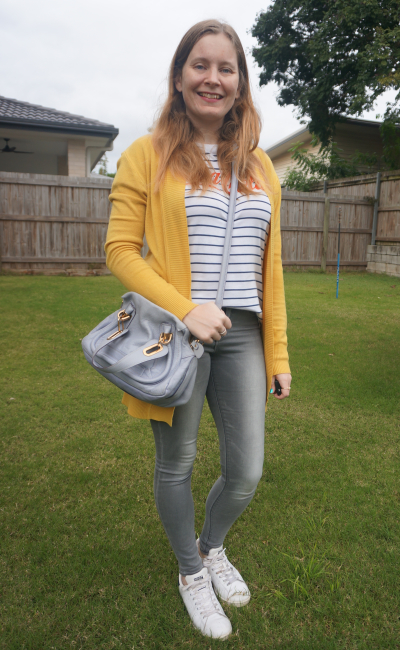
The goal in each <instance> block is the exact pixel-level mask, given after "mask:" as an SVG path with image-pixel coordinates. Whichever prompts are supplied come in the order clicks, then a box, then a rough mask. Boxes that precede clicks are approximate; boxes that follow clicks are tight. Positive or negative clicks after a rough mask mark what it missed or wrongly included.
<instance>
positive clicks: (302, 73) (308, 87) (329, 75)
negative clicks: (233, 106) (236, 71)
mask: <svg viewBox="0 0 400 650" xmlns="http://www.w3.org/2000/svg"><path fill="white" fill-rule="evenodd" d="M252 35H253V36H254V37H256V38H257V41H258V47H255V48H254V49H253V56H254V58H255V60H256V62H257V63H258V65H259V66H260V68H262V72H261V75H260V84H261V85H264V84H267V83H268V82H270V81H274V82H276V83H277V84H278V85H279V86H281V90H280V92H279V95H278V103H279V104H280V105H281V106H286V105H290V104H293V105H294V106H295V107H296V108H297V109H298V112H299V115H300V116H302V117H309V118H311V122H310V131H311V132H312V133H314V134H316V135H317V136H318V137H319V139H320V141H321V142H322V144H323V145H324V146H326V145H327V144H328V143H329V141H330V140H331V138H332V136H333V135H334V132H335V124H336V123H337V122H338V121H340V119H343V116H350V115H360V114H361V112H362V111H364V110H366V109H370V108H372V106H373V104H374V101H375V99H376V98H377V97H378V96H379V95H381V94H382V93H383V92H384V91H385V90H387V89H388V88H393V89H396V90H400V26H399V2H398V0H363V1H362V2H357V1H356V2H355V1H354V0H324V1H323V2H321V0H274V2H273V3H272V4H271V6H270V7H269V8H268V9H267V10H266V11H263V12H261V13H260V14H259V16H258V17H257V20H256V23H255V25H254V26H253V29H252ZM397 100H400V92H399V94H398V95H397Z"/></svg>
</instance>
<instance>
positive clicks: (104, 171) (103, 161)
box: [98, 153, 115, 178]
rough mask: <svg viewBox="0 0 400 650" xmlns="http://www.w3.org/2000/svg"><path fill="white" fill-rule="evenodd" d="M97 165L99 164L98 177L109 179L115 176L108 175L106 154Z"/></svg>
mask: <svg viewBox="0 0 400 650" xmlns="http://www.w3.org/2000/svg"><path fill="white" fill-rule="evenodd" d="M98 164H99V168H98V174H100V176H109V177H110V178H114V176H115V174H110V173H109V172H108V171H107V168H108V158H107V154H106V153H105V154H104V155H103V156H102V157H101V158H100V160H99V163H98Z"/></svg>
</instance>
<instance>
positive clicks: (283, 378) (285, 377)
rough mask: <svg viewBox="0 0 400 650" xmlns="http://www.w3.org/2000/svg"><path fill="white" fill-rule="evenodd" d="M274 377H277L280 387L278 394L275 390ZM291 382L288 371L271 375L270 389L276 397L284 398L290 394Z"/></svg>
mask: <svg viewBox="0 0 400 650" xmlns="http://www.w3.org/2000/svg"><path fill="white" fill-rule="evenodd" d="M275 379H277V380H278V381H279V383H280V385H281V388H282V394H281V395H278V394H277V392H276V390H275ZM291 383H292V375H290V374H289V373H282V374H280V375H273V377H272V381H271V390H272V392H273V393H274V395H275V397H276V399H285V397H289V395H290V384H291Z"/></svg>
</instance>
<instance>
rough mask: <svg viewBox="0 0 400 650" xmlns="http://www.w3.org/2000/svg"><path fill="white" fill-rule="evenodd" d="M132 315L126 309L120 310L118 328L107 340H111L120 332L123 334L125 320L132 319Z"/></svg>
mask: <svg viewBox="0 0 400 650" xmlns="http://www.w3.org/2000/svg"><path fill="white" fill-rule="evenodd" d="M130 318H131V316H130V315H129V314H127V313H126V311H125V309H121V311H119V312H118V329H117V331H116V332H114V334H111V335H110V336H107V341H111V339H113V338H114V337H115V336H118V334H121V332H123V331H124V322H125V321H126V320H130Z"/></svg>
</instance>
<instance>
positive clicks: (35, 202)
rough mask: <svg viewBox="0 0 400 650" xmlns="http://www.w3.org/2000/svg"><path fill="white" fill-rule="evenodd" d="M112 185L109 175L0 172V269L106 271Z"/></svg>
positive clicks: (33, 271) (18, 270)
mask: <svg viewBox="0 0 400 650" xmlns="http://www.w3.org/2000/svg"><path fill="white" fill-rule="evenodd" d="M111 184H112V179H111V178H81V177H71V176H50V175H49V176H48V175H45V174H16V173H11V172H0V261H1V263H2V268H3V270H12V271H16V272H25V273H26V272H30V273H46V274H53V273H60V272H61V273H74V272H75V273H88V272H91V273H93V274H96V273H98V274H100V273H104V272H106V266H105V254H104V242H105V237H106V232H107V224H108V219H109V216H110V203H109V201H108V195H109V193H110V189H111Z"/></svg>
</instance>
